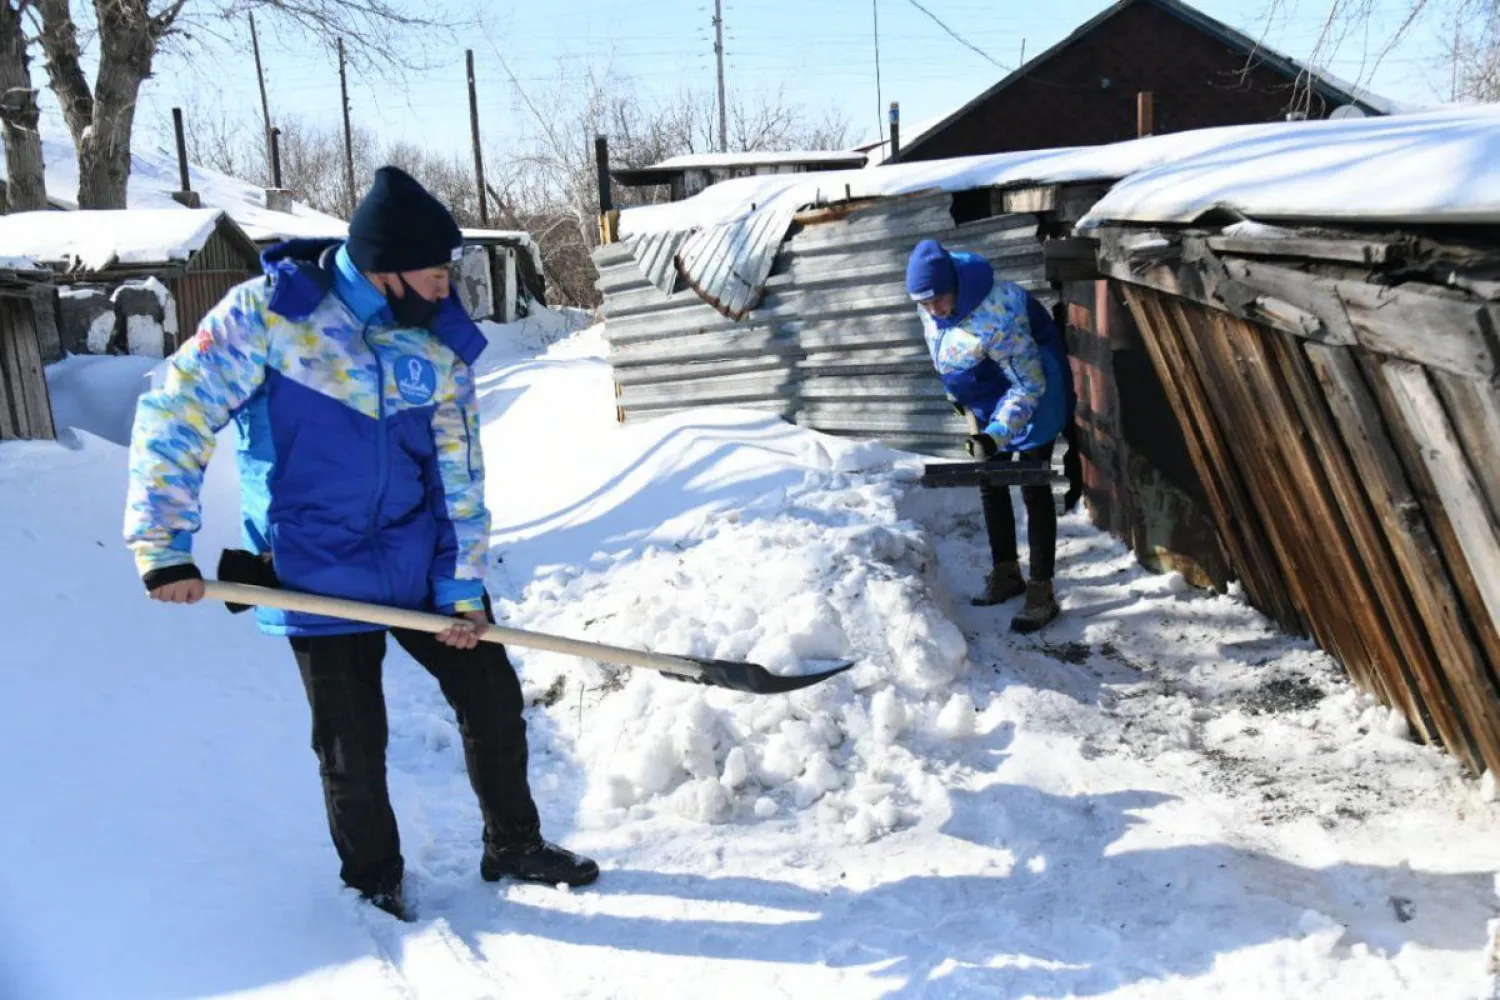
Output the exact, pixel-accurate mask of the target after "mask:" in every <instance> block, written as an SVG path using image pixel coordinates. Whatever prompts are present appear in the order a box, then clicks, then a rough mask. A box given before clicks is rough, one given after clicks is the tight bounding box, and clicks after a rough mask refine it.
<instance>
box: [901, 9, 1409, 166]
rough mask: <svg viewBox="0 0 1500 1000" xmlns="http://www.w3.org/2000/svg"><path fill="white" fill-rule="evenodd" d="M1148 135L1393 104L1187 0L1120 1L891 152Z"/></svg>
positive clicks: (909, 156) (997, 148) (962, 151)
mask: <svg viewBox="0 0 1500 1000" xmlns="http://www.w3.org/2000/svg"><path fill="white" fill-rule="evenodd" d="M1142 93H1149V94H1150V95H1151V97H1150V103H1151V112H1150V116H1149V117H1150V122H1149V123H1148V126H1147V129H1146V131H1147V132H1148V133H1154V134H1163V133H1168V132H1181V131H1185V130H1189V129H1200V128H1210V127H1216V126H1222V125H1238V124H1249V123H1254V122H1270V121H1284V120H1286V119H1287V118H1288V117H1289V116H1297V117H1303V118H1309V119H1318V118H1327V117H1329V116H1330V115H1331V114H1332V113H1333V112H1334V111H1335V110H1337V109H1339V108H1348V109H1350V110H1349V111H1347V112H1344V113H1350V114H1357V115H1382V114H1388V113H1390V112H1391V111H1392V110H1394V109H1393V106H1392V105H1391V103H1390V102H1388V101H1386V100H1384V99H1382V98H1379V97H1376V96H1375V95H1373V94H1370V93H1368V92H1366V91H1364V90H1362V89H1360V88H1358V87H1354V86H1351V85H1349V84H1346V83H1344V82H1342V81H1339V80H1336V79H1334V78H1333V77H1331V76H1329V75H1328V74H1327V73H1324V72H1320V71H1318V70H1315V69H1313V68H1311V67H1309V66H1306V65H1304V64H1302V63H1300V62H1298V61H1297V60H1295V59H1291V58H1288V57H1287V56H1283V55H1281V54H1280V53H1277V52H1275V51H1273V50H1271V49H1268V48H1266V47H1265V46H1264V45H1263V44H1261V43H1260V42H1259V41H1257V40H1256V39H1254V38H1251V37H1249V36H1247V35H1245V34H1244V33H1242V32H1239V31H1236V30H1235V29H1234V28H1231V27H1230V26H1229V25H1227V24H1224V23H1223V22H1222V21H1218V20H1216V19H1214V18H1212V17H1209V16H1208V15H1207V14H1205V13H1203V12H1202V11H1200V10H1198V9H1196V8H1194V7H1191V6H1189V5H1188V4H1186V3H1183V2H1181V0H1120V2H1118V3H1116V4H1114V5H1113V6H1111V7H1109V8H1107V9H1105V10H1104V11H1102V12H1101V13H1100V14H1098V15H1097V16H1095V17H1093V18H1091V19H1090V20H1088V21H1086V22H1084V23H1083V24H1082V25H1080V26H1079V27H1078V28H1077V29H1075V30H1074V31H1073V32H1072V33H1071V34H1069V35H1068V37H1067V38H1065V39H1063V40H1062V41H1061V42H1058V43H1057V44H1056V45H1054V46H1052V47H1051V48H1049V49H1047V50H1045V51H1044V52H1041V53H1039V54H1038V55H1037V56H1036V57H1035V58H1033V59H1031V60H1029V61H1027V62H1026V63H1025V64H1024V65H1022V66H1021V67H1020V68H1018V69H1016V70H1015V71H1014V72H1012V73H1010V74H1008V75H1006V76H1005V77H1003V78H1002V79H1000V80H999V81H998V82H996V83H995V84H994V85H993V86H991V87H990V88H989V89H988V90H985V91H984V92H983V93H981V94H979V95H978V96H976V97H975V98H973V99H972V100H970V101H969V102H968V103H966V104H964V105H962V106H961V107H959V108H957V109H955V110H954V111H953V112H951V113H950V114H948V115H947V116H946V117H945V118H943V119H941V120H939V121H938V122H936V123H931V124H924V125H923V126H922V128H921V129H920V130H919V131H917V130H914V131H913V133H912V134H911V135H910V136H909V137H906V136H904V137H903V139H902V143H901V149H900V151H899V152H898V153H897V155H896V157H895V159H897V160H899V161H901V162H903V163H904V162H910V161H913V160H935V159H943V158H947V157H954V156H969V155H974V154H979V153H1000V152H1007V151H1011V150H1022V149H1047V148H1061V147H1064V146H1085V145H1097V144H1100V143H1109V142H1118V141H1120V140H1123V139H1127V138H1130V137H1132V136H1136V135H1140V134H1141V132H1140V125H1141V124H1142V122H1141V115H1140V114H1139V100H1138V95H1140V94H1142Z"/></svg>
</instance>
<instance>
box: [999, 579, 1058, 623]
mask: <svg viewBox="0 0 1500 1000" xmlns="http://www.w3.org/2000/svg"><path fill="white" fill-rule="evenodd" d="M1059 610H1060V609H1059V608H1058V605H1057V595H1056V594H1055V593H1053V590H1052V581H1051V580H1033V581H1032V582H1031V583H1029V584H1027V585H1026V605H1025V606H1024V607H1023V608H1021V610H1020V611H1019V612H1017V613H1016V616H1015V617H1014V618H1012V619H1011V622H1010V630H1011V631H1012V632H1020V633H1021V634H1023V635H1025V634H1028V633H1031V632H1036V631H1039V630H1040V629H1041V628H1042V627H1043V626H1044V625H1046V624H1047V623H1048V622H1050V621H1052V619H1054V618H1056V617H1057V615H1058V611H1059Z"/></svg>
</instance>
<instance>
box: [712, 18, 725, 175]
mask: <svg viewBox="0 0 1500 1000" xmlns="http://www.w3.org/2000/svg"><path fill="white" fill-rule="evenodd" d="M714 55H715V56H717V57H718V61H719V152H721V153H727V152H729V113H728V112H727V111H726V110H725V108H724V0H714Z"/></svg>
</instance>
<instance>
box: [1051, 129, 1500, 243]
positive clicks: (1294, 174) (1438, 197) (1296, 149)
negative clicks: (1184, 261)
mask: <svg viewBox="0 0 1500 1000" xmlns="http://www.w3.org/2000/svg"><path fill="white" fill-rule="evenodd" d="M1213 209H1224V210H1228V211H1231V212H1235V213H1237V214H1240V215H1243V216H1245V217H1247V218H1254V219H1288V220H1293V219H1305V220H1347V221H1361V222H1392V223H1476V222H1489V223H1493V222H1500V104H1487V105H1475V106H1470V107H1458V108H1447V109H1443V110H1440V111H1432V112H1426V113H1423V114H1414V115H1396V116H1392V117H1383V118H1364V119H1342V120H1336V121H1317V122H1300V123H1292V124H1287V125H1283V126H1280V127H1278V128H1275V129H1271V130H1262V131H1259V132H1257V133H1255V134H1251V135H1245V136H1241V137H1239V138H1237V139H1236V140H1234V141H1232V142H1223V143H1218V144H1215V145H1214V146H1212V147H1209V148H1207V149H1201V150H1198V151H1196V152H1194V153H1192V154H1191V155H1187V156H1180V157H1176V158H1174V159H1172V160H1170V161H1167V162H1163V163H1160V164H1157V165H1155V166H1153V167H1151V168H1149V169H1141V170H1138V171H1132V172H1131V174H1130V176H1128V177H1127V178H1126V179H1125V180H1123V181H1122V182H1121V183H1119V184H1117V185H1116V186H1115V187H1114V188H1113V189H1112V190H1111V191H1110V192H1109V194H1107V195H1106V196H1105V197H1104V198H1103V199H1102V200H1100V201H1099V202H1098V203H1097V204H1096V205H1094V207H1093V208H1092V210H1090V212H1089V214H1088V215H1087V216H1086V217H1085V218H1084V220H1083V221H1082V223H1081V225H1084V226H1093V225H1099V224H1101V223H1104V222H1107V221H1129V222H1148V223H1190V222H1193V221H1194V220H1196V219H1198V218H1200V217H1201V216H1202V215H1204V213H1206V212H1208V211H1210V210H1213Z"/></svg>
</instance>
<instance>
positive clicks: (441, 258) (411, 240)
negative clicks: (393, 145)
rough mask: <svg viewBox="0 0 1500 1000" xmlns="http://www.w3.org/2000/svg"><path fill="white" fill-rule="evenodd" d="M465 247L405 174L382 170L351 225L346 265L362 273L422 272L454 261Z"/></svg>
mask: <svg viewBox="0 0 1500 1000" xmlns="http://www.w3.org/2000/svg"><path fill="white" fill-rule="evenodd" d="M462 243H463V237H462V236H461V235H460V234H459V231H458V223H456V222H454V221H453V216H452V215H451V214H449V212H448V210H447V209H446V208H444V207H443V203H442V202H440V201H438V200H437V199H436V198H434V197H433V196H432V195H431V194H429V193H428V191H427V189H426V188H424V187H423V186H422V185H420V184H418V183H417V182H416V181H415V180H413V179H412V178H411V176H410V175H408V174H407V173H406V172H405V171H402V170H399V169H397V168H396V167H381V168H380V169H379V170H377V171H375V182H374V183H373V184H371V185H370V190H369V192H367V193H366V194H365V196H364V198H363V200H361V201H360V203H359V207H358V208H356V209H355V210H354V217H353V218H352V219H350V220H349V239H348V241H347V243H346V244H345V245H346V246H347V247H348V249H349V259H350V260H352V261H353V262H354V266H355V267H357V268H359V269H360V270H361V271H365V272H367V273H369V272H391V271H420V270H422V269H423V268H428V267H439V266H441V265H444V264H448V263H450V262H451V261H452V260H453V251H454V250H456V249H458V247H459V246H460V245H462Z"/></svg>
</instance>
